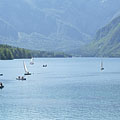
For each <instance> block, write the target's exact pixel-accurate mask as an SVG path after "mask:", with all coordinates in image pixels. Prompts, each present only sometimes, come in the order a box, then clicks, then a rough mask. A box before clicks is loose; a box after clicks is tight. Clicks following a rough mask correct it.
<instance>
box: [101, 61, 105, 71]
mask: <svg viewBox="0 0 120 120" xmlns="http://www.w3.org/2000/svg"><path fill="white" fill-rule="evenodd" d="M101 70H104V67H103V62H102V61H101Z"/></svg>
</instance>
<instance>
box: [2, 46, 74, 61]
mask: <svg viewBox="0 0 120 120" xmlns="http://www.w3.org/2000/svg"><path fill="white" fill-rule="evenodd" d="M33 56H34V57H72V56H70V55H67V54H64V53H53V52H46V51H33V50H28V49H24V48H18V47H12V46H8V45H0V59H1V60H6V59H9V60H11V59H20V58H31V57H33Z"/></svg>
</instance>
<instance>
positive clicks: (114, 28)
mask: <svg viewBox="0 0 120 120" xmlns="http://www.w3.org/2000/svg"><path fill="white" fill-rule="evenodd" d="M85 49H86V53H85V52H83V53H82V55H83V54H84V55H86V56H102V57H120V16H118V17H116V18H114V19H113V20H112V21H111V22H110V23H109V24H107V25H106V26H105V27H102V28H101V29H99V30H98V32H97V33H96V36H95V39H94V40H93V41H92V42H91V43H90V44H89V45H88V46H87V47H85V48H84V50H83V51H85ZM88 51H89V52H88Z"/></svg>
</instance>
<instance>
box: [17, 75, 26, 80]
mask: <svg viewBox="0 0 120 120" xmlns="http://www.w3.org/2000/svg"><path fill="white" fill-rule="evenodd" d="M16 80H26V78H25V77H24V76H22V77H20V76H18V77H17V78H16Z"/></svg>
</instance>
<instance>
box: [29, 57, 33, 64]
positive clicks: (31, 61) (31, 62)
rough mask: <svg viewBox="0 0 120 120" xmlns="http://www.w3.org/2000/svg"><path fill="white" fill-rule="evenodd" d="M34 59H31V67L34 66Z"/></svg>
mask: <svg viewBox="0 0 120 120" xmlns="http://www.w3.org/2000/svg"><path fill="white" fill-rule="evenodd" d="M33 60H34V59H33V57H32V58H31V60H30V64H31V65H33V64H34V61H33Z"/></svg>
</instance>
